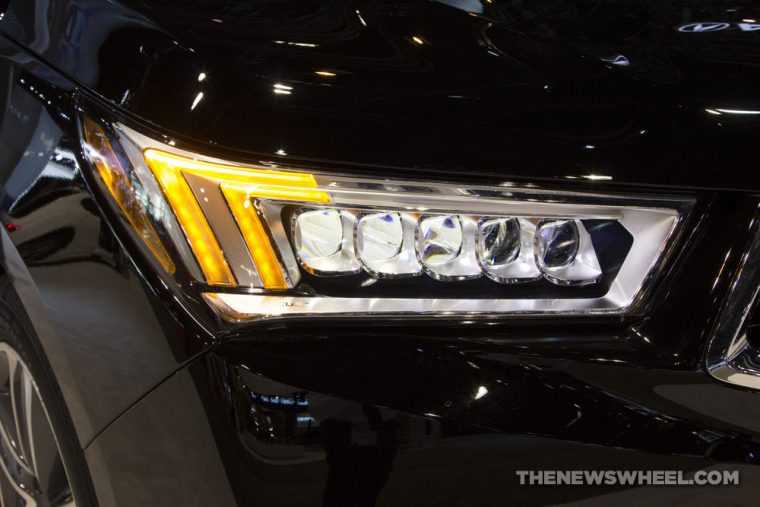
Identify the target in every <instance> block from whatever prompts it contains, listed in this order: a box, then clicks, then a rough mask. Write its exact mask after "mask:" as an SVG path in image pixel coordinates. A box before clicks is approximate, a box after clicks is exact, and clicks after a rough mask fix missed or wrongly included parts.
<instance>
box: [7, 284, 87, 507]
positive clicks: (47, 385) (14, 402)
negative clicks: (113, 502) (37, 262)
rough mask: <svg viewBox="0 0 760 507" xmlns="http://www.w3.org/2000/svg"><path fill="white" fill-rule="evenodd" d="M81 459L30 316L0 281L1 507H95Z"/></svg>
mask: <svg viewBox="0 0 760 507" xmlns="http://www.w3.org/2000/svg"><path fill="white" fill-rule="evenodd" d="M84 464H85V461H84V454H83V453H82V450H81V447H80V446H79V443H78V440H77V438H76V435H75V433H74V429H73V425H72V423H71V419H70V417H69V415H68V412H67V410H66V407H65V404H64V403H63V397H62V395H61V393H60V390H59V388H58V384H57V382H56V381H55V378H54V377H53V375H52V371H51V369H50V366H49V364H48V363H47V360H46V358H45V357H44V355H42V354H41V351H40V347H39V342H37V338H36V336H35V335H34V331H33V328H32V327H31V324H30V322H29V319H28V317H26V313H25V312H24V309H23V307H22V305H21V302H20V301H19V300H18V297H17V295H16V293H15V291H13V289H12V288H11V287H10V285H9V283H8V281H7V279H6V278H5V277H2V279H0V469H1V470H0V504H1V505H2V507H8V506H14V507H16V506H39V507H42V506H45V507H47V506H50V507H57V506H74V505H79V506H80V507H82V506H83V505H94V502H92V501H91V499H92V495H91V494H90V491H91V489H92V488H91V486H90V484H89V475H88V474H87V472H86V468H85V466H84Z"/></svg>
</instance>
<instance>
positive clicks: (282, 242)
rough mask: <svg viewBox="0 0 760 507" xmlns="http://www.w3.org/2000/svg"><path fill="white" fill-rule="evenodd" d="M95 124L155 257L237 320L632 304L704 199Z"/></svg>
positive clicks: (100, 153) (115, 195) (135, 225)
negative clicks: (424, 172)
mask: <svg viewBox="0 0 760 507" xmlns="http://www.w3.org/2000/svg"><path fill="white" fill-rule="evenodd" d="M82 138H83V146H84V151H85V154H86V156H87V157H88V158H89V161H90V163H91V166H92V171H93V174H94V176H95V179H96V181H98V182H99V183H98V184H99V186H101V188H102V189H103V190H104V193H106V195H108V197H109V199H110V202H111V203H112V205H113V208H114V209H115V210H116V212H117V213H119V214H120V216H121V217H122V218H123V219H124V221H125V223H126V224H127V225H128V229H129V230H130V231H131V233H132V235H133V236H134V237H135V239H136V241H137V242H138V243H140V244H141V246H142V247H143V249H144V250H145V251H146V253H147V255H148V257H150V258H151V259H152V260H153V261H154V263H155V265H156V267H157V269H159V270H161V271H162V272H163V274H164V275H165V276H167V277H174V279H175V281H182V280H184V281H189V282H192V283H190V285H192V286H193V287H199V288H200V289H199V290H200V292H201V293H202V296H203V297H204V298H205V300H206V301H207V302H208V303H209V304H210V305H211V306H212V307H213V308H214V309H215V310H216V311H217V312H218V313H219V314H220V315H222V316H223V317H225V318H226V319H228V320H233V321H238V320H247V319H254V318H261V317H282V316H289V315H337V314H348V315H358V314H378V313H391V314H393V313H403V314H452V313H454V314H456V313H462V314H484V315H492V314H513V313H534V314H546V313H554V314H557V313H559V314H566V313H623V312H626V311H629V310H630V309H631V308H633V306H634V304H635V303H637V302H638V301H639V300H640V298H641V295H642V293H643V291H644V290H645V289H646V287H647V286H648V284H649V283H648V282H649V281H650V279H651V277H652V275H653V273H654V271H655V270H656V268H657V266H658V265H659V263H660V262H661V260H662V258H663V256H664V255H665V254H666V253H667V251H668V246H669V243H670V242H671V241H672V238H673V236H674V233H675V231H676V229H677V228H678V225H679V223H680V222H681V218H682V217H683V215H684V213H685V211H686V210H687V209H688V207H689V206H690V204H691V201H690V200H688V199H677V198H656V199H655V198H645V197H636V198H631V197H622V196H609V195H592V194H574V193H562V192H551V193H549V192H544V191H537V190H531V189H526V188H522V189H521V188H519V187H513V186H497V187H491V188H474V187H473V188H470V187H466V186H463V185H453V184H442V183H434V182H426V181H390V180H379V179H363V178H357V177H342V176H337V175H330V174H327V173H315V172H307V171H300V170H283V169H281V168H279V167H276V166H274V165H260V166H242V165H236V164H233V163H230V162H226V161H222V160H218V159H213V158H209V157H204V156H201V155H198V154H195V153H191V152H187V151H184V150H180V149H177V148H175V147H174V146H170V145H168V144H164V143H161V142H158V141H156V140H154V139H151V138H149V137H146V136H145V135H143V134H140V133H138V132H137V131H134V130H132V129H129V128H128V127H125V126H123V125H120V124H116V125H110V124H101V123H98V122H96V121H94V120H92V119H90V118H88V117H86V116H83V118H82ZM186 285H187V284H186Z"/></svg>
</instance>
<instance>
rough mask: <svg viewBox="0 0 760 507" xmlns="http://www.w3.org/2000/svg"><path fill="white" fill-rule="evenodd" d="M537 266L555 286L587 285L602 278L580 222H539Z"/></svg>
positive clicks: (596, 259) (591, 245)
mask: <svg viewBox="0 0 760 507" xmlns="http://www.w3.org/2000/svg"><path fill="white" fill-rule="evenodd" d="M536 262H537V264H538V268H539V269H540V270H541V273H543V275H544V278H546V279H547V280H549V281H550V282H552V283H555V284H557V285H588V284H592V283H596V282H597V281H598V280H599V279H600V278H601V276H602V268H601V267H600V266H599V259H598V258H597V255H596V251H595V250H594V245H593V244H592V242H591V236H589V233H588V231H587V230H586V227H585V226H584V225H583V222H581V221H580V220H559V219H557V220H555V219H548V220H542V221H540V222H539V223H538V226H537V227H536Z"/></svg>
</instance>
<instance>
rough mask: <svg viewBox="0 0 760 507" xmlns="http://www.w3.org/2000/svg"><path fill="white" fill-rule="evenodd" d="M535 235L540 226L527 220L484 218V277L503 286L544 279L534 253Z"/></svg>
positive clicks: (480, 243)
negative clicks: (503, 284) (504, 284)
mask: <svg viewBox="0 0 760 507" xmlns="http://www.w3.org/2000/svg"><path fill="white" fill-rule="evenodd" d="M535 231H536V226H535V225H534V224H533V223H532V222H531V221H530V220H526V219H523V218H494V217H483V218H481V219H480V222H479V223H478V239H477V252H478V263H479V264H480V266H481V267H482V268H483V272H484V274H485V275H486V276H487V277H488V278H490V279H491V280H494V281H496V282H500V283H520V282H529V281H532V280H537V279H538V278H541V272H540V271H539V270H538V266H536V260H535V255H534V253H533V244H534V237H533V236H534V234H535Z"/></svg>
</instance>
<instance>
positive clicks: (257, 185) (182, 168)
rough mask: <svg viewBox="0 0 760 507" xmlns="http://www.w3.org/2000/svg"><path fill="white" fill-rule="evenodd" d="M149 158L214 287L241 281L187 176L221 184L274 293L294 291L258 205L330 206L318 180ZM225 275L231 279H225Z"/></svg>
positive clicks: (165, 156)
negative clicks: (296, 203) (272, 201)
mask: <svg viewBox="0 0 760 507" xmlns="http://www.w3.org/2000/svg"><path fill="white" fill-rule="evenodd" d="M144 156H145V160H146V161H147V162H148V166H149V167H150V168H151V170H152V171H153V173H154V174H155V176H156V178H157V179H158V181H159V182H160V184H161V186H162V188H163V190H164V193H165V194H166V195H167V198H168V199H169V201H170V204H171V205H172V208H174V210H175V212H176V214H177V219H178V220H179V222H180V224H181V225H182V227H183V229H184V230H185V234H186V235H187V237H188V240H189V242H190V245H191V247H192V249H193V252H194V253H195V255H196V257H197V258H198V262H199V263H200V264H201V269H202V270H203V272H204V275H205V276H206V278H207V281H208V283H209V284H211V285H231V284H234V283H235V281H234V277H233V275H232V273H231V271H230V268H229V265H228V263H227V260H226V259H225V257H224V253H223V252H222V251H221V249H220V248H219V243H218V242H217V240H216V238H215V237H214V234H213V231H212V230H211V228H210V226H209V224H208V221H207V220H206V217H205V216H204V215H203V211H202V210H201V208H200V205H199V204H198V201H197V200H196V198H195V196H194V195H193V192H192V190H191V189H190V187H189V185H188V184H187V182H186V181H185V178H184V176H183V174H192V175H196V176H200V177H202V178H205V179H207V180H210V181H212V182H214V183H215V184H217V185H219V187H220V188H221V191H222V193H223V195H224V197H225V199H226V200H227V203H228V205H229V207H230V210H231V211H232V214H233V216H234V218H235V221H236V222H237V224H238V227H239V229H240V232H241V234H242V236H243V240H244V241H245V244H246V247H247V248H248V251H249V252H250V254H251V258H252V259H253V261H254V262H255V264H256V269H257V271H258V274H259V278H260V279H261V282H262V285H263V287H264V288H265V289H273V290H282V289H287V288H288V284H287V281H286V279H285V276H284V274H283V268H282V266H281V264H280V261H279V259H278V257H277V253H276V250H275V249H274V247H273V246H272V242H271V240H270V239H269V235H268V233H267V230H266V228H265V226H264V223H263V222H262V220H261V218H260V217H259V215H258V212H257V210H256V207H255V206H254V203H253V201H254V199H262V198H263V199H278V200H292V201H299V202H314V203H329V202H330V196H329V195H328V194H327V192H325V191H323V190H319V189H318V188H317V182H316V180H315V179H314V176H312V175H311V174H306V173H295V172H285V171H272V170H266V169H248V168H242V167H236V166H230V165H225V164H217V163H214V162H206V161H200V160H193V159H190V158H187V157H183V156H180V155H175V154H172V153H166V152H163V151H159V150H155V149H148V150H145V152H144ZM201 251H202V252H201ZM223 272H225V273H226V274H228V275H229V278H225V277H224V276H220V275H222V273H223ZM212 274H213V275H214V276H211V275H212ZM212 280H213V281H212Z"/></svg>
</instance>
